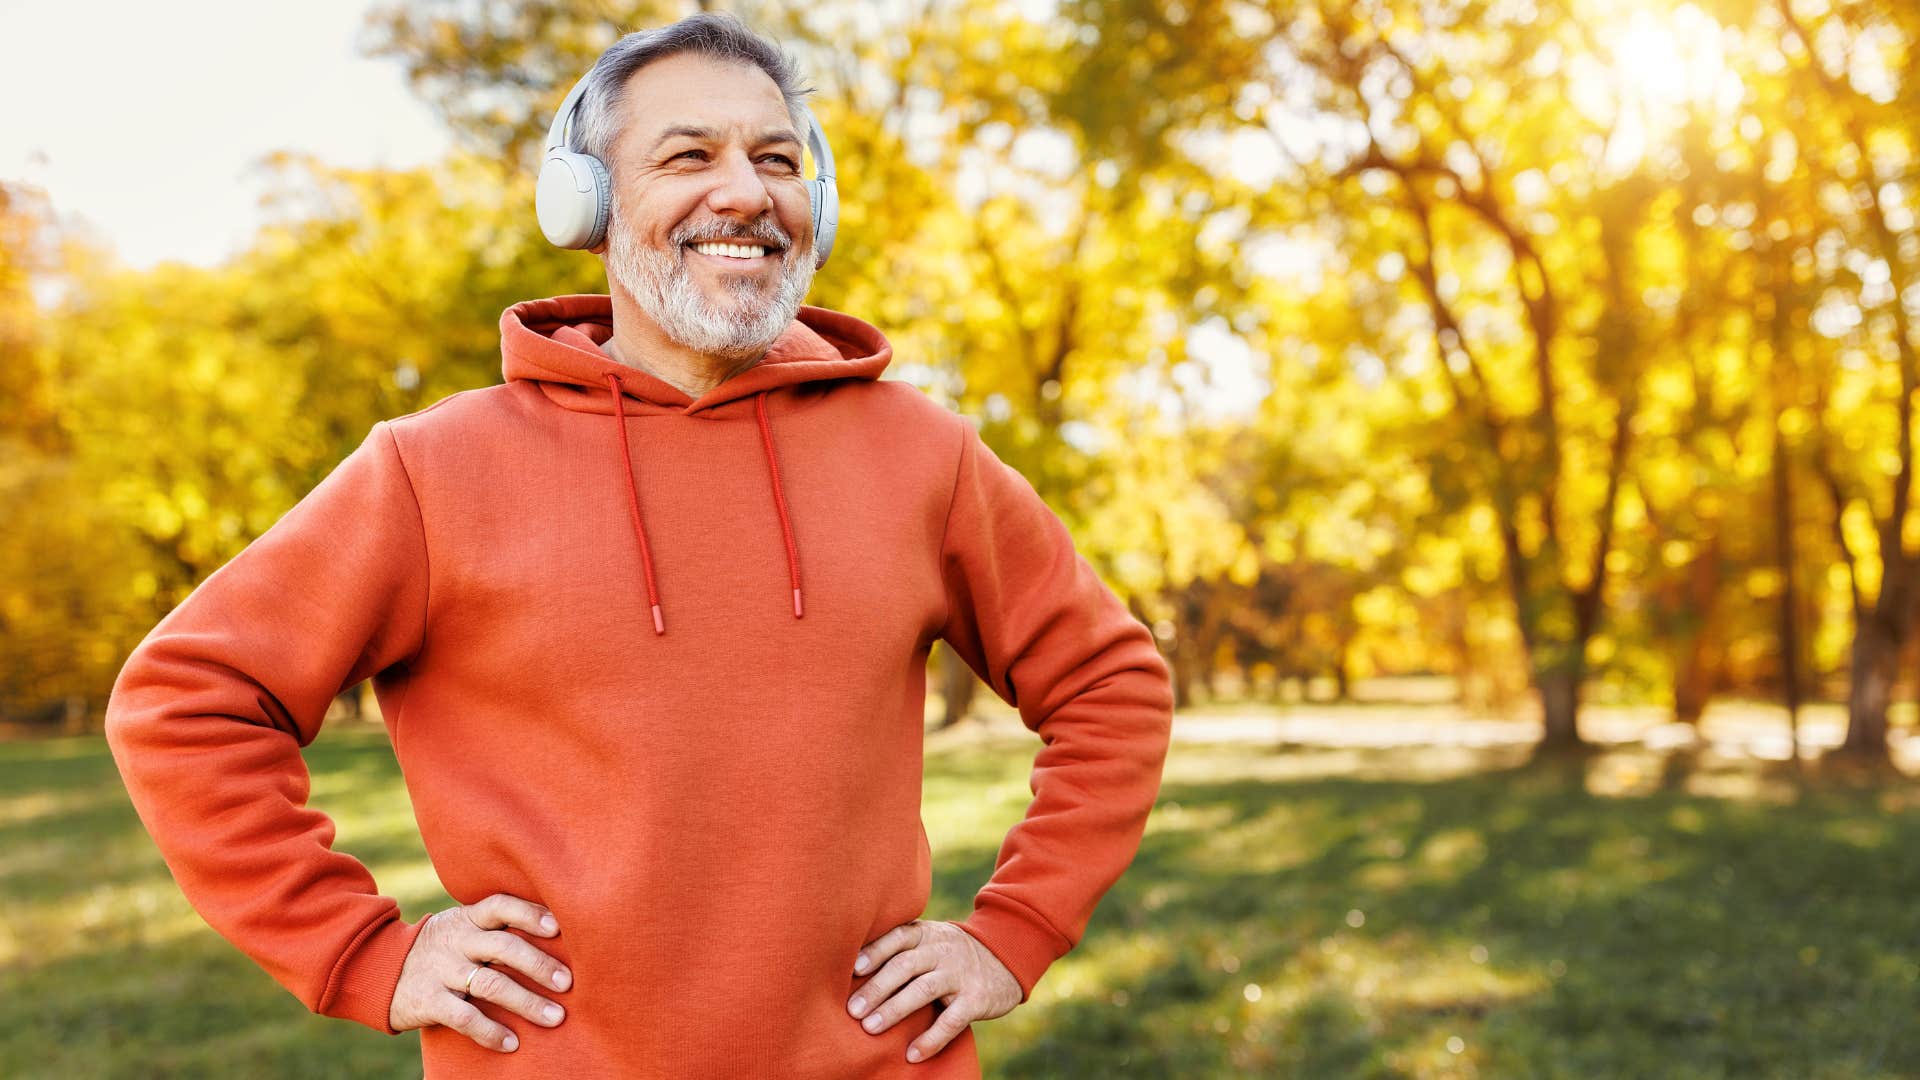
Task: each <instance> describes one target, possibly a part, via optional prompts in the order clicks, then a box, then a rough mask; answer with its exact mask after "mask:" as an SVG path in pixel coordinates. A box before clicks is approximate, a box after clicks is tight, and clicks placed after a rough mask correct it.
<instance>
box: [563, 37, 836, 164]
mask: <svg viewBox="0 0 1920 1080" xmlns="http://www.w3.org/2000/svg"><path fill="white" fill-rule="evenodd" d="M683 52H693V53H701V54H704V55H707V56H712V57H716V58H718V59H721V60H731V61H734V62H736V63H742V64H752V65H753V66H754V67H757V68H759V69H760V70H761V71H764V72H766V73H767V75H768V77H769V78H771V79H772V80H773V85H775V86H777V87H779V88H780V96H781V97H782V98H785V99H786V102H787V117H788V118H789V119H790V120H792V121H793V130H794V133H795V134H797V135H798V136H799V137H800V140H801V141H802V142H805V141H806V138H807V126H806V123H805V122H804V120H803V119H802V116H801V112H800V110H801V107H802V105H803V99H804V98H805V96H806V95H808V94H811V93H813V92H814V91H813V88H812V87H809V86H802V85H801V83H800V74H799V71H798V69H797V68H796V67H795V66H794V62H793V59H792V58H791V57H789V56H788V55H787V54H786V53H784V52H782V51H781V50H780V49H779V48H778V47H777V46H775V45H774V44H773V43H772V42H770V41H768V40H767V39H765V38H763V37H761V36H760V35H758V34H756V33H754V32H753V31H752V30H750V29H748V28H747V25H746V24H745V23H743V22H741V21H740V20H739V19H738V18H737V17H735V16H733V15H730V14H727V13H725V12H708V11H703V12H700V13H699V14H696V15H689V16H687V17H686V18H684V19H681V20H680V21H679V22H676V23H670V24H668V25H666V26H662V27H659V28H657V29H653V30H636V31H634V32H633V33H631V34H627V35H625V36H624V37H622V38H621V39H620V40H619V41H616V42H614V43H613V44H612V45H611V46H610V47H609V48H608V49H607V51H606V52H604V53H601V54H600V59H599V60H598V61H596V62H595V63H594V65H593V70H591V71H589V72H588V73H587V89H586V90H585V91H584V92H583V93H582V94H581V95H580V105H579V112H578V113H577V114H576V115H575V117H574V122H573V125H572V127H571V129H570V130H569V131H568V133H567V147H568V149H570V150H573V151H575V152H577V153H583V154H592V155H593V156H594V157H597V158H599V159H600V160H601V162H602V163H604V164H605V165H606V166H607V171H608V172H609V173H611V172H612V171H613V168H614V162H613V144H614V141H615V140H616V139H618V138H619V137H620V131H621V128H622V127H623V126H624V125H625V123H626V117H625V116H623V115H622V111H621V103H622V101H623V100H624V98H625V92H626V88H627V80H628V79H630V78H632V77H633V73H634V72H636V71H639V70H640V69H641V68H642V67H645V66H646V65H648V64H650V63H652V62H653V61H655V60H661V59H664V58H666V57H669V56H672V55H674V54H676V53H683Z"/></svg>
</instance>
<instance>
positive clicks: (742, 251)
mask: <svg viewBox="0 0 1920 1080" xmlns="http://www.w3.org/2000/svg"><path fill="white" fill-rule="evenodd" d="M693 250H695V251H697V252H699V253H700V254H702V255H725V256H727V257H729V258H733V259H757V258H759V257H760V256H762V255H765V254H766V253H767V249H766V248H764V247H761V246H760V245H758V244H722V243H717V242H706V243H698V244H695V245H693Z"/></svg>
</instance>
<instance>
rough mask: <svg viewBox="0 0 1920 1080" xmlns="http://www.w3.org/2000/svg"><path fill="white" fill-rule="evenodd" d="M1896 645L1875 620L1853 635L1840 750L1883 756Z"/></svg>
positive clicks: (1867, 621) (1884, 627) (1896, 652)
mask: <svg viewBox="0 0 1920 1080" xmlns="http://www.w3.org/2000/svg"><path fill="white" fill-rule="evenodd" d="M1899 655H1900V653H1899V644H1898V643H1897V642H1895V641H1894V640H1893V635H1892V634H1891V633H1889V632H1888V629H1887V627H1886V626H1885V624H1883V623H1882V622H1881V621H1880V620H1879V619H1871V618H1870V619H1864V620H1862V621H1861V623H1860V625H1859V626H1858V627H1856V628H1855V630H1854V635H1853V673H1852V683H1851V685H1850V686H1849V688H1848V692H1847V737H1846V741H1845V742H1843V743H1842V744H1841V746H1840V748H1841V749H1842V750H1845V751H1848V752H1850V753H1857V754H1865V755H1868V756H1871V757H1875V758H1885V757H1886V756H1887V706H1888V704H1889V703H1891V702H1892V700H1893V681H1894V675H1895V664H1894V661H1895V659H1896V658H1897V657H1898V656H1899Z"/></svg>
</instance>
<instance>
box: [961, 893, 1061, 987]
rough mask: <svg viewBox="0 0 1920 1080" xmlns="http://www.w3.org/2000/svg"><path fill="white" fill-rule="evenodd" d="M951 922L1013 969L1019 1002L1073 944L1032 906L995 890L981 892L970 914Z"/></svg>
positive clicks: (1008, 968)
mask: <svg viewBox="0 0 1920 1080" xmlns="http://www.w3.org/2000/svg"><path fill="white" fill-rule="evenodd" d="M955 925H957V926H958V927H960V929H962V930H965V931H966V932H967V933H969V934H972V935H973V936H974V938H975V939H976V940H978V941H979V942H980V944H982V945H985V946H986V947H987V951H988V952H990V953H992V954H993V955H994V956H995V957H996V958H997V959H998V960H999V961H1000V962H1001V963H1002V964H1004V965H1006V968H1007V970H1008V971H1010V972H1012V973H1013V977H1014V979H1015V980H1016V981H1017V982H1019V984H1020V1002H1019V1003H1020V1004H1022V1005H1024V1004H1026V1002H1027V998H1028V997H1030V996H1032V994H1033V986H1034V984H1035V983H1037V982H1039V981H1040V976H1041V975H1042V974H1044V973H1045V972H1046V970H1047V968H1048V967H1050V966H1052V964H1053V962H1054V961H1055V960H1058V959H1059V958H1061V957H1062V956H1065V955H1066V954H1067V953H1068V952H1069V951H1070V950H1071V949H1072V948H1073V942H1071V941H1069V940H1067V939H1066V938H1064V937H1062V936H1061V935H1060V934H1059V933H1057V932H1055V930H1054V929H1053V927H1051V926H1049V925H1047V923H1046V921H1045V920H1043V919H1041V918H1040V916H1039V915H1038V914H1037V913H1035V912H1034V911H1033V910H1032V909H1030V908H1028V907H1027V906H1026V905H1024V904H1022V903H1020V902H1019V901H1016V900H1009V899H1007V898H1005V897H1003V896H1001V895H1000V894H998V893H990V892H983V893H981V894H980V895H979V896H978V897H977V898H976V899H975V900H974V910H973V914H972V915H969V916H967V918H966V919H965V920H963V921H961V922H959V923H956V924H955Z"/></svg>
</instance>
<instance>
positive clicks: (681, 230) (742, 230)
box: [670, 218, 793, 252]
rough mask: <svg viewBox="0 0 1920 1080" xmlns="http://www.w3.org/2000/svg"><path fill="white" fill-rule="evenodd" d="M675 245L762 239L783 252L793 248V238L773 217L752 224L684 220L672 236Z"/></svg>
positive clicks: (679, 246)
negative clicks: (723, 240) (708, 241)
mask: <svg viewBox="0 0 1920 1080" xmlns="http://www.w3.org/2000/svg"><path fill="white" fill-rule="evenodd" d="M670 239H671V240H672V241H673V246H674V247H675V248H676V249H677V248H682V247H685V246H686V245H688V244H690V243H692V242H694V241H695V240H712V239H725V240H761V241H764V242H766V244H767V246H769V247H777V248H779V249H781V251H782V252H786V251H790V250H792V248H793V238H792V237H790V236H788V235H787V233H786V230H784V229H782V228H781V227H780V226H779V225H778V224H776V223H775V222H774V221H773V220H772V219H771V218H762V219H760V220H759V221H756V222H754V223H753V224H751V225H743V224H741V223H739V222H726V221H710V222H698V223H695V222H682V223H681V224H680V225H679V226H678V227H676V228H675V229H674V230H673V233H672V234H671V236H670Z"/></svg>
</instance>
